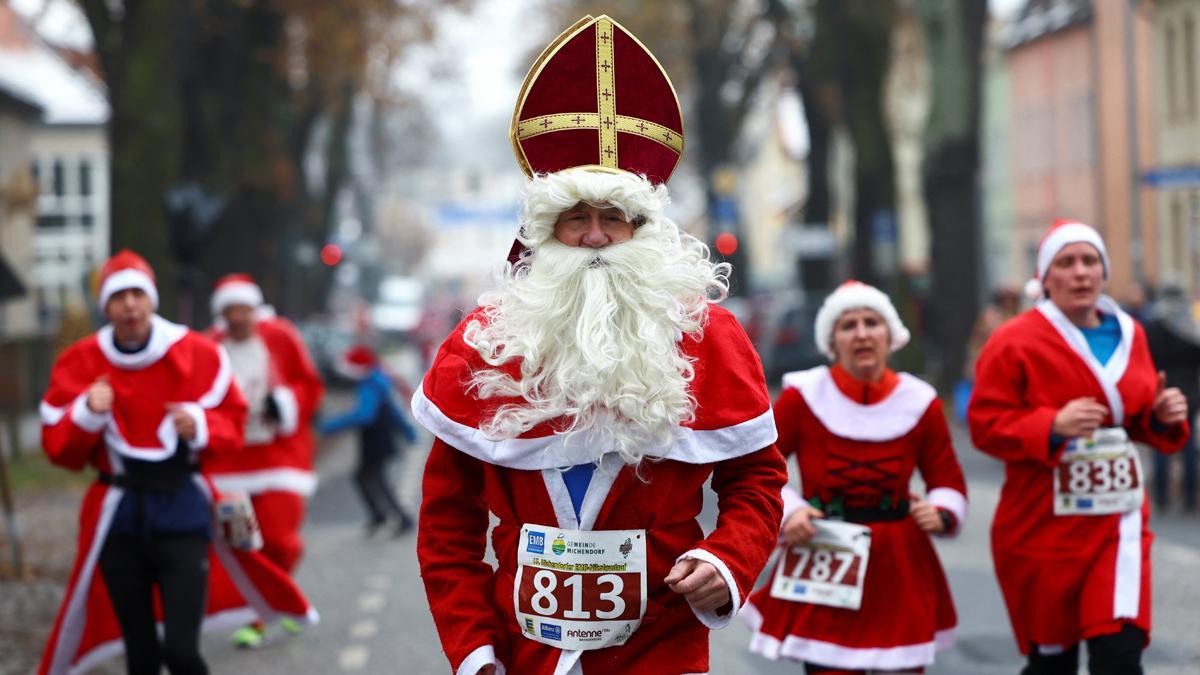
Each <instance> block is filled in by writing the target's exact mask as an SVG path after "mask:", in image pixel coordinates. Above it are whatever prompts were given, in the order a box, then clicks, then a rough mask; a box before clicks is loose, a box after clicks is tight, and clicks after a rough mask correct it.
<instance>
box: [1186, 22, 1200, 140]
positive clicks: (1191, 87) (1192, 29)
mask: <svg viewBox="0 0 1200 675" xmlns="http://www.w3.org/2000/svg"><path fill="white" fill-rule="evenodd" d="M1196 59H1200V54H1197V53H1196V21H1195V19H1194V18H1193V17H1192V15H1191V14H1187V15H1185V16H1184V17H1183V97H1182V98H1183V105H1185V106H1186V107H1185V108H1184V112H1185V114H1186V115H1187V116H1188V117H1189V118H1191V117H1195V115H1196Z"/></svg>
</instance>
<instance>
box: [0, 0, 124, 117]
mask: <svg viewBox="0 0 1200 675" xmlns="http://www.w3.org/2000/svg"><path fill="white" fill-rule="evenodd" d="M0 87H3V88H4V89H7V90H8V91H9V92H11V93H12V94H14V95H16V96H17V97H18V98H21V99H25V100H27V101H30V102H33V103H37V104H38V105H40V106H41V108H42V109H43V110H44V111H45V114H44V116H43V117H42V122H43V123H45V124H52V125H58V124H63V125H102V124H104V123H106V122H107V121H108V117H109V107H108V101H107V98H106V96H105V93H104V87H103V84H102V83H100V82H99V81H98V80H96V78H94V77H92V76H91V75H90V74H88V73H87V72H85V71H81V70H77V69H75V68H72V67H71V65H70V64H68V63H67V61H66V60H64V59H63V58H62V57H61V56H60V55H59V54H58V52H57V51H56V50H55V49H54V48H53V47H51V46H50V45H48V44H47V43H46V42H45V41H43V40H42V39H41V38H40V37H39V36H37V35H36V34H35V33H34V32H33V31H32V30H31V29H29V27H28V26H26V25H25V24H24V23H23V21H22V19H21V18H20V17H19V16H18V15H17V14H16V13H15V12H13V10H12V8H11V7H9V5H8V3H7V2H0Z"/></svg>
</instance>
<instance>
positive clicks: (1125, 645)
mask: <svg viewBox="0 0 1200 675" xmlns="http://www.w3.org/2000/svg"><path fill="white" fill-rule="evenodd" d="M1145 644H1146V632H1145V631H1143V630H1142V629H1141V628H1138V627H1137V626H1135V625H1133V624H1131V623H1126V624H1123V625H1122V626H1121V631H1120V632H1119V633H1111V634H1109V635H1101V636H1099V637H1094V638H1092V639H1090V640H1088V641H1087V646H1088V673H1090V674H1091V675H1142V648H1143V647H1144V646H1145ZM1077 672H1079V645H1073V646H1072V647H1071V648H1070V649H1067V650H1065V651H1063V652H1062V653H1060V654H1039V653H1038V650H1037V646H1036V645H1035V646H1034V648H1033V649H1031V650H1029V664H1028V665H1026V666H1025V669H1024V670H1022V671H1021V675H1060V673H1061V674H1063V675H1068V674H1069V675H1075V673H1077Z"/></svg>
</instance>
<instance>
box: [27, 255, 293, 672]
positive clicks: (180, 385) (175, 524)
mask: <svg viewBox="0 0 1200 675" xmlns="http://www.w3.org/2000/svg"><path fill="white" fill-rule="evenodd" d="M99 306H100V307H101V308H103V311H104V315H105V317H106V318H108V320H109V321H110V322H111V323H109V324H108V325H106V326H104V327H103V328H101V329H100V330H99V331H97V332H96V333H95V334H93V335H90V336H88V337H85V338H83V339H81V340H79V341H78V342H76V343H75V344H73V345H72V346H71V347H69V348H68V349H67V350H66V351H65V352H63V354H62V355H61V356H60V357H59V359H58V361H57V362H56V363H55V364H54V369H53V371H52V372H51V375H50V388H49V390H48V391H47V392H46V396H45V398H43V399H42V403H41V408H40V412H41V416H42V424H43V426H42V445H43V447H44V448H45V451H46V455H47V456H48V457H49V458H50V461H52V462H54V463H55V464H59V465H61V466H64V467H66V468H69V469H73V470H80V469H83V468H84V467H85V466H88V465H91V466H92V467H94V468H95V469H96V470H97V471H98V473H99V475H98V479H97V481H96V482H95V483H93V484H92V486H91V488H90V489H89V490H88V492H87V494H86V495H85V496H84V500H83V506H82V512H81V515H80V529H79V548H78V550H77V554H76V555H77V557H76V560H75V566H74V568H73V570H72V572H71V579H70V583H69V585H68V587H67V592H66V595H65V597H64V598H63V604H62V607H61V609H60V610H59V614H58V619H57V620H56V622H55V625H54V631H53V632H52V633H51V635H50V638H49V641H48V642H47V644H46V649H45V652H44V653H43V655H42V663H41V666H40V668H39V673H51V674H53V675H59V674H62V673H67V672H83V671H87V670H90V669H91V668H92V667H93V666H95V665H96V664H97V663H98V662H99V661H101V660H103V659H104V658H107V657H109V656H112V655H115V654H119V653H120V650H121V648H123V649H124V652H125V656H126V664H127V669H128V672H130V673H139V674H140V673H147V674H148V673H155V674H156V673H158V672H159V671H160V669H161V668H162V666H164V665H165V666H166V667H167V669H168V670H169V671H170V672H171V673H173V674H176V673H205V672H207V667H206V665H205V663H204V659H203V658H202V657H201V655H200V628H201V623H202V621H207V618H206V616H207V617H215V616H218V615H220V616H238V615H250V616H253V615H255V614H257V615H258V616H259V617H260V618H262V619H264V620H265V619H273V618H274V617H276V616H277V615H279V614H281V613H282V614H292V615H294V616H295V617H296V618H301V619H306V618H312V619H315V617H316V613H315V612H314V611H313V610H312V609H311V607H309V605H308V602H307V601H306V600H305V599H304V597H303V596H302V595H301V594H300V592H299V590H298V589H296V587H295V586H294V585H293V584H291V582H290V580H289V579H288V578H287V577H286V576H285V575H283V574H282V573H280V572H278V570H276V569H275V568H274V566H272V565H270V564H269V563H267V562H266V559H265V558H262V557H261V556H259V555H257V554H251V553H242V552H234V551H231V550H230V548H229V546H228V545H227V544H226V543H225V542H224V541H223V540H221V539H220V538H214V537H213V536H212V532H213V516H212V502H213V499H214V493H213V489H212V487H211V485H210V483H209V482H208V481H207V480H206V479H204V478H201V477H200V475H199V474H197V473H196V472H197V470H198V464H197V462H198V455H202V454H204V453H206V452H209V451H214V450H217V451H219V450H223V449H233V448H237V447H239V446H240V445H241V442H242V425H243V423H244V419H245V415H246V403H245V401H244V399H243V398H242V394H241V392H240V391H239V390H238V387H237V385H236V383H234V382H233V380H232V377H231V375H232V373H231V369H230V366H229V360H228V357H227V356H226V355H225V352H224V350H223V349H221V348H220V347H218V346H217V345H215V344H213V343H212V342H211V341H209V340H208V339H206V338H204V337H203V336H201V335H199V334H197V333H195V332H193V331H191V330H189V329H188V328H186V327H184V326H180V325H177V324H174V323H171V322H169V321H167V320H166V319H163V318H162V317H160V316H158V314H156V313H155V310H156V308H157V306H158V291H157V288H156V287H155V283H154V272H153V271H152V270H151V269H150V266H149V265H148V264H146V261H145V260H143V259H142V258H141V257H140V256H138V255H137V254H135V253H132V252H130V251H121V252H120V253H117V254H116V255H114V256H113V257H112V258H110V259H109V260H108V262H106V263H105V264H104V267H103V270H102V272H101V285H100V290H99ZM210 571H211V573H210ZM97 572H99V579H98V578H97ZM100 579H102V580H103V583H100ZM156 598H157V600H158V602H156ZM160 626H161V631H162V632H161V637H160V635H159V627H160ZM118 638H120V639H119V640H118Z"/></svg>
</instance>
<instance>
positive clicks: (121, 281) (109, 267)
mask: <svg viewBox="0 0 1200 675" xmlns="http://www.w3.org/2000/svg"><path fill="white" fill-rule="evenodd" d="M130 288H140V289H141V290H142V291H143V292H144V293H145V294H146V295H148V296H150V302H151V303H153V305H154V308H155V309H158V287H157V286H156V285H155V282H154V270H153V269H151V268H150V263H148V262H146V260H145V258H143V257H142V256H140V255H138V254H136V253H134V252H133V251H130V250H129V249H122V250H121V251H120V252H118V253H117V254H116V255H114V256H113V257H111V258H109V259H108V260H106V261H105V262H104V266H103V267H101V268H100V309H102V310H103V309H104V308H105V306H107V305H108V299H109V298H111V297H112V296H113V295H115V294H117V293H120V292H121V291H125V290H128V289H130Z"/></svg>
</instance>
